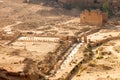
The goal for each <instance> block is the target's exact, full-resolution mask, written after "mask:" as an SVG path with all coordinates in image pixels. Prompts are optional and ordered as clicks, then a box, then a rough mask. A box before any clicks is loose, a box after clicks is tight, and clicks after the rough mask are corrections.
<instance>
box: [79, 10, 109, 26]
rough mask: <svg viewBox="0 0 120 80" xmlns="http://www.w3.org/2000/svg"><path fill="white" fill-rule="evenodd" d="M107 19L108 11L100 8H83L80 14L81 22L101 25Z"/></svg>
mask: <svg viewBox="0 0 120 80" xmlns="http://www.w3.org/2000/svg"><path fill="white" fill-rule="evenodd" d="M107 21H108V13H105V12H101V11H100V10H91V11H88V10H85V11H83V12H82V13H81V14H80V22H81V24H88V25H94V26H102V25H103V24H104V23H106V22H107Z"/></svg>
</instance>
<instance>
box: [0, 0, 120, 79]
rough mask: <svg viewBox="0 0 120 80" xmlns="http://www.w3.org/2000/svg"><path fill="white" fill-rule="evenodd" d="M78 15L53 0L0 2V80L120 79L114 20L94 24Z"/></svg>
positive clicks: (119, 40) (118, 21)
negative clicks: (100, 24)
mask: <svg viewBox="0 0 120 80" xmlns="http://www.w3.org/2000/svg"><path fill="white" fill-rule="evenodd" d="M96 11H97V10H96ZM96 11H93V12H96ZM81 13H82V11H81V10H79V9H77V8H72V9H70V10H69V9H65V8H63V7H61V5H59V4H58V2H57V1H54V0H40V1H39V0H38V1H37V0H34V1H33V2H30V3H27V2H25V0H0V80H120V73H119V72H120V67H119V66H120V18H119V16H117V17H116V16H114V15H113V16H112V17H110V18H109V19H108V20H107V22H106V23H105V24H104V25H102V26H95V25H89V24H82V23H81V19H80V18H81V17H80V14H81ZM91 20H92V19H91Z"/></svg>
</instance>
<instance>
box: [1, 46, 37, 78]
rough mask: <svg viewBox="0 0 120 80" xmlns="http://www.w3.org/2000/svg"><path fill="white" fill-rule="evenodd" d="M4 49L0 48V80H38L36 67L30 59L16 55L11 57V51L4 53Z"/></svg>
mask: <svg viewBox="0 0 120 80" xmlns="http://www.w3.org/2000/svg"><path fill="white" fill-rule="evenodd" d="M5 48H6V47H4V48H1V47H0V49H1V52H0V80H38V74H37V73H36V72H37V68H36V67H37V66H36V65H35V63H34V62H33V60H32V59H30V58H26V57H23V56H18V55H17V54H18V53H16V55H14V56H13V55H11V54H12V53H10V51H12V49H9V48H8V49H9V50H8V51H4V49H5ZM2 52H4V53H2ZM20 53H21V52H20Z"/></svg>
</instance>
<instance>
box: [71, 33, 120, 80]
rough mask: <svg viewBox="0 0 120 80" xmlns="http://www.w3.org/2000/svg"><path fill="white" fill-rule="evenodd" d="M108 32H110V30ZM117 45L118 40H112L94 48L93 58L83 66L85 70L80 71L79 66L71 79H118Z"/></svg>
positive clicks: (119, 78)
mask: <svg viewBox="0 0 120 80" xmlns="http://www.w3.org/2000/svg"><path fill="white" fill-rule="evenodd" d="M109 33H110V34H111V32H109ZM109 33H107V34H109ZM107 34H106V35H107ZM99 35H102V34H99ZM99 35H97V36H99ZM113 35H114V34H113ZM101 38H102V37H101ZM95 39H96V38H95ZM97 39H99V38H97ZM116 46H117V48H116ZM119 46H120V41H119V40H112V41H109V42H107V43H105V44H103V45H101V46H99V47H97V48H94V49H93V51H94V54H95V56H94V59H93V60H92V61H90V62H89V63H88V65H87V66H83V67H84V68H85V70H83V71H81V68H80V69H79V71H78V73H77V74H76V75H75V76H74V77H73V78H72V79H71V80H97V79H98V80H102V79H103V80H104V79H105V80H109V79H110V80H120V73H119V72H120V67H119V66H120V52H119V50H120V48H119ZM96 51H99V52H96ZM100 57H101V58H100Z"/></svg>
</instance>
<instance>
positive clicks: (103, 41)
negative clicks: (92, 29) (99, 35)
mask: <svg viewBox="0 0 120 80" xmlns="http://www.w3.org/2000/svg"><path fill="white" fill-rule="evenodd" d="M117 39H120V36H111V37H108V38H106V39H102V40H99V41H98V40H97V41H96V42H93V43H90V45H91V46H92V47H97V46H99V45H102V44H104V43H106V42H108V41H110V40H117Z"/></svg>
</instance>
